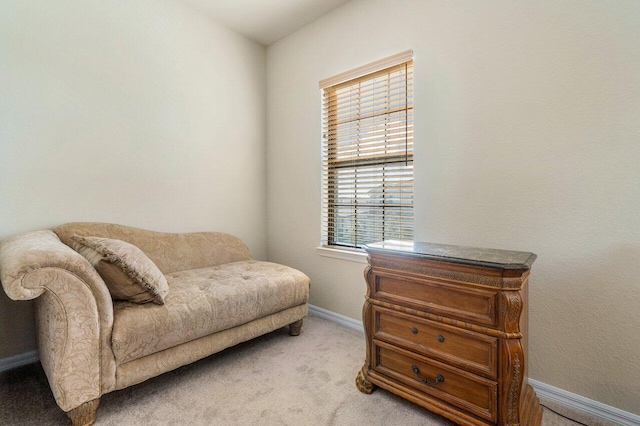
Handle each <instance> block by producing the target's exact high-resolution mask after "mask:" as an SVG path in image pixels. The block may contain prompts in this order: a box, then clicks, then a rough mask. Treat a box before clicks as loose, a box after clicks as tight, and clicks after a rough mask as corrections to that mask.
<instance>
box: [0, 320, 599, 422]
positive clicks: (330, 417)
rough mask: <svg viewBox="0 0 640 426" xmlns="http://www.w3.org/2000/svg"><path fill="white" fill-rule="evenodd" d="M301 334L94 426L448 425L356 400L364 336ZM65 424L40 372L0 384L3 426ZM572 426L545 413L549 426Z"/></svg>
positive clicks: (241, 354)
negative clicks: (356, 383) (356, 380)
mask: <svg viewBox="0 0 640 426" xmlns="http://www.w3.org/2000/svg"><path fill="white" fill-rule="evenodd" d="M302 330H303V331H302V334H301V335H300V336H298V337H290V336H289V335H288V329H287V328H283V329H281V330H278V331H275V332H273V333H271V334H268V335H266V336H262V337H260V338H257V339H254V340H252V341H250V342H247V343H244V344H241V345H238V346H236V347H234V348H231V349H228V350H226V351H223V352H221V353H219V354H215V355H213V356H211V357H209V358H206V359H204V360H201V361H198V362H196V363H194V364H191V365H188V366H185V367H182V368H179V369H177V370H175V371H172V372H169V373H166V374H163V375H162V376H160V377H156V378H154V379H151V380H148V381H146V382H144V383H141V384H139V385H137V386H133V387H131V388H128V389H124V390H121V391H116V392H112V393H110V394H107V395H104V396H103V397H102V399H101V403H100V408H99V409H98V416H97V419H96V425H98V426H107V425H113V426H116V425H117V426H122V425H224V426H233V425H256V424H259V425H260V426H268V425H371V426H375V425H403V426H412V425H416V426H418V425H420V426H430V425H433V426H449V425H452V424H453V423H451V422H449V421H447V420H445V419H444V418H442V417H440V416H437V415H435V414H432V413H430V412H429V411H427V410H425V409H423V408H421V407H418V406H416V405H414V404H411V403H409V402H407V401H405V400H403V399H401V398H399V397H396V396H395V395H393V394H391V393H389V392H386V391H383V390H381V389H378V390H376V391H375V392H374V393H373V394H371V395H364V394H362V393H360V392H358V390H357V389H356V387H355V384H354V380H355V377H356V374H357V373H358V370H360V368H361V367H362V364H363V362H364V351H365V345H364V336H363V334H362V333H360V332H358V331H354V330H351V329H348V328H346V327H343V326H341V325H339V324H336V323H333V322H331V321H327V320H324V319H321V318H318V317H313V316H312V317H309V318H307V319H305V323H304V326H303V329H302ZM592 420H593V419H584V418H583V419H580V421H582V422H583V423H587V422H589V421H592ZM67 424H70V422H69V421H68V419H67V417H66V415H65V414H64V413H63V412H62V411H61V410H60V409H59V408H58V406H57V405H56V404H55V401H54V399H53V395H52V394H51V390H50V389H49V385H48V383H47V380H46V377H45V376H44V373H43V371H42V369H41V367H40V365H39V364H34V365H31V366H25V367H21V368H18V369H15V370H12V371H8V372H4V373H2V374H0V425H67ZM574 424H575V423H573V422H571V421H569V420H566V419H563V418H561V417H559V416H557V415H556V414H554V413H552V412H550V411H548V410H545V413H544V418H543V425H545V426H558V425H574ZM587 424H590V425H596V424H604V423H596V422H595V421H594V422H592V423H587Z"/></svg>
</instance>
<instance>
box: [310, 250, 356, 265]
mask: <svg viewBox="0 0 640 426" xmlns="http://www.w3.org/2000/svg"><path fill="white" fill-rule="evenodd" d="M316 250H317V251H318V254H319V255H320V256H322V257H331V258H334V259H341V260H348V261H350V262H357V263H364V264H366V263H367V253H366V252H365V251H364V250H343V249H338V248H332V247H317V248H316Z"/></svg>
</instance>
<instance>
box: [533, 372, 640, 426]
mask: <svg viewBox="0 0 640 426" xmlns="http://www.w3.org/2000/svg"><path fill="white" fill-rule="evenodd" d="M529 384H530V385H531V386H532V387H533V389H534V390H535V391H536V395H538V397H540V398H545V399H548V400H550V401H553V402H556V403H558V404H561V405H564V406H565V407H569V408H572V409H573V410H575V411H579V412H582V413H585V414H590V415H592V416H597V417H600V418H602V419H603V420H607V421H609V422H612V423H614V424H619V425H625V426H638V425H640V416H638V415H636V414H633V413H629V412H627V411H622V410H620V409H618V408H615V407H612V406H610V405H606V404H603V403H602V402H598V401H594V400H593V399H589V398H585V397H584V396H580V395H577V394H575V393H571V392H567V391H566V390H564V389H560V388H556V387H554V386H551V385H548V384H546V383H542V382H539V381H537V380H533V379H529Z"/></svg>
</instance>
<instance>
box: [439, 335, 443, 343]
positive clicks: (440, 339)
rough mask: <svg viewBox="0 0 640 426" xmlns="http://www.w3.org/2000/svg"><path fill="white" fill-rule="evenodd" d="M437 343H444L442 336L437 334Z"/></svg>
mask: <svg viewBox="0 0 640 426" xmlns="http://www.w3.org/2000/svg"><path fill="white" fill-rule="evenodd" d="M438 342H440V343H442V342H444V336H443V335H442V334H438Z"/></svg>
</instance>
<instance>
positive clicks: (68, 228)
mask: <svg viewBox="0 0 640 426" xmlns="http://www.w3.org/2000/svg"><path fill="white" fill-rule="evenodd" d="M53 231H54V232H55V233H56V234H57V235H58V237H59V238H60V240H61V241H62V242H63V243H65V244H66V245H68V246H70V247H74V244H75V243H74V241H73V240H72V237H73V236H74V235H78V236H81V237H102V238H113V239H116V240H122V241H126V242H128V243H130V244H133V245H134V246H136V247H138V248H139V249H140V250H142V251H143V252H144V253H145V254H146V255H147V256H149V259H151V260H152V261H153V263H155V264H156V266H157V267H158V269H160V271H162V273H163V274H170V273H172V272H177V271H185V270H188V269H198V268H205V267H208V266H217V265H222V264H224V263H231V262H238V261H241V260H249V259H251V253H250V252H249V248H248V247H247V246H246V245H245V244H244V243H243V242H242V240H241V239H240V238H238V237H235V236H233V235H230V234H225V233H223V232H193V233H169V232H157V231H148V230H146V229H140V228H134V227H132V226H125V225H116V224H113V223H99V222H72V223H66V224H64V225H60V226H58V227H57V228H55V229H54V230H53Z"/></svg>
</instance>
